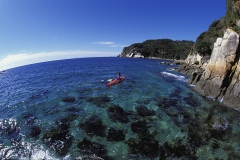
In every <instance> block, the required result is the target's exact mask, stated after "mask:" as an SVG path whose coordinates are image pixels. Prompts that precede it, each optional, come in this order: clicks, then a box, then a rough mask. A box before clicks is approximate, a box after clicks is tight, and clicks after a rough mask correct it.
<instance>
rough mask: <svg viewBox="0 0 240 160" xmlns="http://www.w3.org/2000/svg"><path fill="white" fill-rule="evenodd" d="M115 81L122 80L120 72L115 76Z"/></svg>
mask: <svg viewBox="0 0 240 160" xmlns="http://www.w3.org/2000/svg"><path fill="white" fill-rule="evenodd" d="M116 79H117V80H121V79H122V77H121V74H120V72H118V75H117V78H116Z"/></svg>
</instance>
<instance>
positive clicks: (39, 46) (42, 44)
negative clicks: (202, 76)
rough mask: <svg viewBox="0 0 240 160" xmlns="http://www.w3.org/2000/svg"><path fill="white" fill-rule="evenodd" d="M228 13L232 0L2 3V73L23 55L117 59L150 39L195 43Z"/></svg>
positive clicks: (18, 0)
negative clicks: (4, 66)
mask: <svg viewBox="0 0 240 160" xmlns="http://www.w3.org/2000/svg"><path fill="white" fill-rule="evenodd" d="M225 13H226V0H171V1H170V0H0V70H1V60H2V61H3V59H4V58H5V59H6V58H8V59H9V58H11V57H9V56H12V57H13V55H19V54H24V55H25V56H26V55H28V56H29V55H31V54H39V53H41V54H42V55H44V54H48V55H49V54H53V56H56V55H57V54H56V51H58V52H59V53H62V54H67V52H69V54H70V53H71V52H73V51H74V52H79V54H83V53H84V54H83V56H96V55H97V56H109V55H112V56H116V55H117V54H120V53H121V51H122V49H123V47H124V46H129V45H131V44H132V43H137V42H143V41H145V40H147V39H161V38H169V39H173V40H192V41H195V40H196V38H197V36H198V35H199V34H200V33H201V32H203V31H206V30H207V29H208V27H209V25H210V24H211V23H212V22H213V21H214V20H218V19H220V18H221V17H222V16H224V15H225ZM91 52H92V53H91ZM74 54H75V53H74ZM7 56H8V57H7ZM75 56H76V55H75ZM69 57H70V58H71V56H69ZM73 57H74V56H73ZM63 58H66V57H63ZM46 60H47V59H46ZM4 63H7V62H6V61H4ZM2 64H3V62H2Z"/></svg>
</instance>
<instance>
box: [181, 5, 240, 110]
mask: <svg viewBox="0 0 240 160" xmlns="http://www.w3.org/2000/svg"><path fill="white" fill-rule="evenodd" d="M226 2H227V12H226V16H225V17H223V18H221V19H220V20H218V21H214V22H213V23H212V24H211V25H210V27H209V29H208V31H206V32H203V33H202V34H201V35H200V36H199V37H198V38H197V40H196V43H195V45H194V47H193V50H192V52H191V53H190V54H189V55H188V57H187V59H186V60H185V62H186V64H187V65H186V64H182V65H181V66H180V67H179V69H178V71H181V72H184V73H186V74H188V75H189V76H190V78H189V83H190V84H193V85H195V86H194V89H195V90H196V91H197V92H198V93H200V94H201V95H202V96H209V97H211V98H213V99H215V100H219V101H221V102H223V103H224V104H226V105H227V106H230V107H233V108H235V109H240V59H239V57H240V44H239V33H240V1H239V0H227V1H226ZM221 32H222V33H221ZM213 42H214V43H213Z"/></svg>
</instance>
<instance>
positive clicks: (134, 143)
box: [126, 137, 160, 159]
mask: <svg viewBox="0 0 240 160" xmlns="http://www.w3.org/2000/svg"><path fill="white" fill-rule="evenodd" d="M126 143H127V145H128V147H129V149H130V152H131V153H132V154H136V155H138V156H140V157H141V158H143V157H145V158H146V157H147V158H156V157H158V155H159V153H160V152H159V151H160V150H159V142H158V141H157V140H155V139H154V137H143V138H141V139H133V138H130V139H129V140H128V141H127V142H126ZM140 157H135V158H136V159H137V158H140Z"/></svg>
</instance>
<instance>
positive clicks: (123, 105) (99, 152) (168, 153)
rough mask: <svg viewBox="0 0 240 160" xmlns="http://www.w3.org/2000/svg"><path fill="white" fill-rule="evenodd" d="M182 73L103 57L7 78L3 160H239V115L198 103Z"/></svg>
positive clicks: (2, 88) (2, 99)
mask: <svg viewBox="0 0 240 160" xmlns="http://www.w3.org/2000/svg"><path fill="white" fill-rule="evenodd" d="M177 67H178V66H177V65H175V64H174V63H173V62H172V61H168V60H159V59H141V58H139V59H135V58H117V57H101V58H99V57H98V58H79V59H68V60H58V61H51V62H43V63H37V64H31V65H26V66H21V67H17V68H13V69H9V70H6V71H4V72H1V74H0V159H41V160H42V159H63V160H71V159H79V160H80V159H81V160H98V159H99V160H102V159H106V160H108V159H110V160H135V159H136V160H145V159H153V160H154V159H156V160H159V159H184V160H185V159H200V160H210V159H211V160H212V159H218V160H229V159H240V114H239V111H237V110H234V109H232V108H228V107H226V106H224V105H222V104H221V103H220V102H218V101H215V100H214V99H212V98H205V97H201V96H200V95H198V94H197V93H196V92H195V91H194V89H193V86H190V85H189V84H188V83H187V81H188V77H187V76H186V75H183V74H181V73H178V72H175V71H174V69H175V68H177ZM119 72H120V73H121V75H122V76H125V79H124V80H123V81H122V82H120V83H117V84H115V85H112V86H106V84H107V83H109V81H111V79H114V78H115V77H116V76H117V74H118V73H119Z"/></svg>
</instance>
